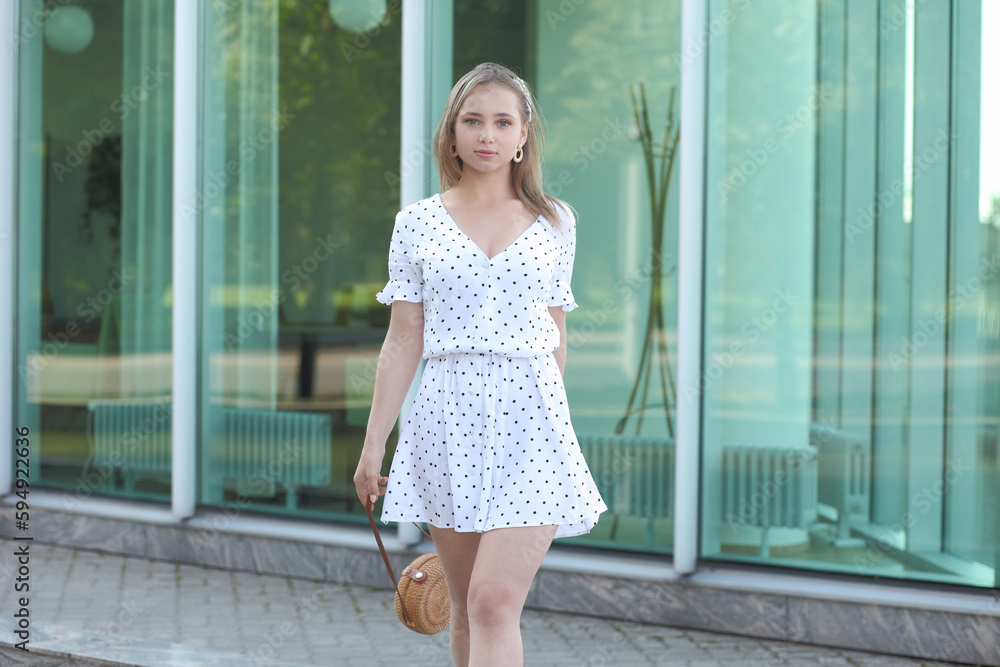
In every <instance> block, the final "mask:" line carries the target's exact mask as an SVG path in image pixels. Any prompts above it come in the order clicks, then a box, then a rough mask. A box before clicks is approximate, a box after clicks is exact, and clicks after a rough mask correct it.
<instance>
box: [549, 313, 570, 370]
mask: <svg viewBox="0 0 1000 667" xmlns="http://www.w3.org/2000/svg"><path fill="white" fill-rule="evenodd" d="M549 313H551V314H552V319H553V320H555V322H556V326H557V327H559V347H557V348H556V349H555V351H554V352H553V354H555V356H556V363H557V364H558V365H559V372H560V373H561V374H563V375H565V374H566V311H565V310H563V309H562V306H550V307H549Z"/></svg>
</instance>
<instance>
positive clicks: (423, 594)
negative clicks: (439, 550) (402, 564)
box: [396, 554, 451, 635]
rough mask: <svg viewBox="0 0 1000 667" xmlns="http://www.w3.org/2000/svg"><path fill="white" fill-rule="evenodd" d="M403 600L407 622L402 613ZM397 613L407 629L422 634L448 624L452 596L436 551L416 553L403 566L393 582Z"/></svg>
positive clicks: (442, 628)
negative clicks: (397, 578)
mask: <svg viewBox="0 0 1000 667" xmlns="http://www.w3.org/2000/svg"><path fill="white" fill-rule="evenodd" d="M404 602H405V609H406V611H407V612H409V614H408V615H409V617H410V622H407V619H406V614H404V613H403V610H404ZM396 616H398V617H399V620H400V621H402V622H403V624H404V625H406V627H408V628H409V629H411V630H413V631H414V632H419V633H421V634H425V635H433V634H435V633H437V632H441V631H442V630H444V629H445V628H447V627H448V622H449V621H450V620H451V600H450V598H449V597H448V584H446V583H445V580H444V570H443V569H441V559H440V558H438V555H437V554H424V555H423V556H418V557H417V558H416V560H414V561H413V562H412V563H410V564H409V565H407V566H406V569H405V570H403V574H401V575H400V577H399V585H398V586H396Z"/></svg>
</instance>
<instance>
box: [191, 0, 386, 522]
mask: <svg viewBox="0 0 1000 667" xmlns="http://www.w3.org/2000/svg"><path fill="white" fill-rule="evenodd" d="M383 8H384V11H377V10H378V9H379V3H354V2H327V1H326V0H323V1H313V2H296V3H288V2H278V0H264V1H261V2H242V1H236V0H232V1H223V0H216V1H214V2H205V3H204V13H203V21H204V28H205V38H204V61H203V74H202V75H203V77H204V82H205V85H204V86H203V90H204V103H203V115H202V137H203V139H202V158H201V176H200V188H199V191H198V206H197V209H198V210H197V211H195V212H193V215H195V216H196V217H197V218H198V219H199V222H200V228H201V230H202V256H201V262H202V265H201V266H202V272H203V280H202V296H201V314H202V319H201V331H202V336H201V359H202V372H201V381H202V388H201V396H202V399H203V403H202V410H201V426H202V429H201V433H202V437H201V452H200V459H199V460H200V466H199V472H200V497H199V498H200V502H201V503H204V504H209V505H224V506H227V507H230V508H236V509H237V510H244V509H245V510H255V511H267V512H276V513H281V512H292V513H296V514H298V515H315V516H325V517H329V516H331V515H332V514H337V515H340V516H342V517H343V516H348V515H350V514H360V515H361V516H364V509H363V508H362V507H361V506H360V505H359V504H358V502H357V496H356V494H355V491H354V484H353V482H352V481H351V480H352V476H353V474H354V469H355V466H356V464H357V459H358V457H359V456H360V452H361V447H362V445H363V443H364V436H365V428H366V425H367V421H368V411H369V408H370V406H371V395H372V389H373V385H374V378H375V362H376V361H377V358H378V352H379V346H380V345H381V342H382V339H383V338H384V336H385V330H386V327H387V326H388V318H389V311H388V309H387V308H385V307H384V306H382V305H380V304H379V303H378V302H376V300H375V293H376V292H377V291H378V290H379V289H381V287H382V285H384V284H385V280H386V263H385V249H386V248H387V247H388V239H389V235H390V232H391V230H392V223H393V219H394V215H395V213H396V211H397V210H398V209H399V188H398V183H399V142H400V136H399V131H400V116H399V108H400V99H399V91H400V65H401V62H400V40H401V27H400V26H401V16H400V13H399V11H400V3H398V2H397V3H385V4H384V5H383ZM394 438H395V434H394V435H393V437H392V438H391V439H390V442H389V443H388V445H389V446H388V450H389V451H388V453H387V456H391V454H392V447H393V444H394Z"/></svg>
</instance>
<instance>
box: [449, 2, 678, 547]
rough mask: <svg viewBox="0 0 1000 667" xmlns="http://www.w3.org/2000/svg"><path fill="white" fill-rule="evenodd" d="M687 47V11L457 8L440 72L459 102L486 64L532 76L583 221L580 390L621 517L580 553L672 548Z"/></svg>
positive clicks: (576, 326)
mask: <svg viewBox="0 0 1000 667" xmlns="http://www.w3.org/2000/svg"><path fill="white" fill-rule="evenodd" d="M485 35H490V36H492V38H485V37H484V36H485ZM496 35H504V38H502V39H496V38H495V36H496ZM679 37H680V2H678V1H668V2H662V1H661V0H656V1H653V0H649V1H646V0H644V1H642V2H631V3H620V2H612V1H611V0H607V1H604V0H602V1H600V2H586V3H578V2H573V3H570V2H559V1H558V0H551V1H550V0H540V1H538V2H517V3H468V2H455V12H454V39H453V44H454V57H453V62H452V65H453V66H452V72H435V73H434V74H435V75H437V76H439V77H442V78H446V79H447V82H448V84H447V86H439V87H438V88H439V89H440V91H441V93H442V94H444V95H447V92H448V90H449V89H450V87H451V84H452V83H454V81H455V79H456V78H457V77H459V76H461V75H462V74H464V73H465V72H466V71H468V69H470V68H471V67H473V66H475V65H476V64H478V63H479V62H482V61H484V60H494V61H496V62H500V63H502V64H504V65H507V66H508V67H511V68H512V69H514V70H515V71H516V72H520V73H522V75H523V76H524V78H525V80H527V81H528V82H529V84H530V85H531V86H532V88H533V90H534V92H535V95H536V96H537V98H538V104H539V106H540V108H541V113H542V115H543V116H544V121H545V127H546V132H547V144H546V147H545V167H546V174H545V177H546V190H547V191H548V192H549V193H551V194H553V195H555V196H557V197H559V198H562V199H564V200H566V201H567V202H569V203H570V204H572V205H573V206H574V208H576V210H577V212H578V214H579V227H578V232H577V254H576V259H575V269H574V273H573V290H574V293H575V294H576V296H577V301H578V302H579V303H580V305H581V307H580V308H578V309H576V310H574V311H573V312H571V313H568V314H567V317H566V326H567V335H568V354H567V363H566V378H565V379H566V389H567V398H568V400H569V404H570V409H571V411H572V414H573V426H574V429H575V431H576V434H577V438H578V439H579V441H580V444H581V446H582V447H583V451H584V455H585V456H586V458H587V462H588V464H589V465H590V468H591V471H592V473H593V475H594V479H595V481H596V482H597V484H598V486H599V488H600V490H601V493H602V495H603V497H604V499H605V501H606V502H607V504H608V507H609V511H608V512H606V513H605V514H603V515H602V516H601V519H600V521H599V522H598V524H597V526H595V528H594V530H593V531H591V533H590V534H588V535H586V536H581V537H578V538H570V539H569V540H566V542H567V543H570V542H573V543H577V544H580V545H589V546H600V547H607V548H612V549H627V550H640V551H654V552H660V553H663V552H669V551H671V550H672V545H673V499H674V496H673V493H674V491H673V488H674V468H673V451H674V440H673V438H674V430H673V429H674V422H675V417H676V403H677V401H676V392H675V386H674V385H675V383H674V373H675V369H676V356H675V355H676V340H677V338H676V320H677V289H676V286H677V281H676V266H677V211H678V200H677V177H676V162H677V159H676V156H675V150H676V138H677V132H678V129H679V122H678V119H679V104H678V99H676V98H675V97H674V96H675V95H676V93H677V88H678V85H679V66H680V57H679ZM448 74H450V75H451V77H448V76H447V75H448ZM436 102H437V101H436ZM443 103H444V101H443V100H441V101H440V102H439V104H440V105H442V106H443ZM637 112H638V114H637ZM439 113H440V111H438V114H439ZM438 118H439V116H438V115H435V116H434V118H433V119H432V122H433V123H434V124H435V125H436V123H437V121H438ZM637 119H638V123H637ZM640 127H642V128H644V131H648V139H649V143H648V144H646V145H645V146H644V143H643V141H642V135H641V134H640V131H639V128H640ZM432 188H433V189H435V190H436V189H437V183H436V182H435V183H433V184H432Z"/></svg>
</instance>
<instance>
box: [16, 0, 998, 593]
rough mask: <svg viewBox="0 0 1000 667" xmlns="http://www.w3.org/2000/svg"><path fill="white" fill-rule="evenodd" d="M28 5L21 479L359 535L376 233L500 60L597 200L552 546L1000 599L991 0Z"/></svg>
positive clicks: (568, 183)
mask: <svg viewBox="0 0 1000 667" xmlns="http://www.w3.org/2000/svg"><path fill="white" fill-rule="evenodd" d="M175 3H183V4H184V5H186V6H187V5H189V6H191V7H193V8H194V10H195V13H194V14H192V16H194V21H193V22H192V23H191V24H189V25H184V26H178V25H175V17H176V16H182V15H185V14H183V12H179V11H178V7H177V6H175ZM16 5H17V7H16V11H15V28H16V34H15V35H13V36H12V37H13V39H14V40H15V41H16V43H17V58H16V60H15V66H16V69H15V77H14V81H15V85H14V90H13V91H11V92H12V93H13V94H12V95H9V96H8V97H6V99H7V100H9V101H10V103H11V105H12V106H13V110H14V116H13V117H14V123H13V137H14V147H15V150H14V153H13V163H12V165H11V168H10V169H9V173H10V174H11V177H12V178H11V181H10V183H11V185H10V187H11V188H12V193H13V195H14V196H13V199H12V203H11V206H10V208H9V210H5V211H4V213H3V215H4V216H5V217H6V218H8V221H7V223H5V224H6V225H7V227H5V228H4V229H6V230H7V231H6V232H5V231H4V229H0V247H3V252H4V253H5V255H4V259H3V260H2V261H3V262H7V261H8V260H7V258H8V257H9V260H10V261H9V262H8V263H10V264H11V266H12V269H11V275H12V278H13V281H12V284H4V285H3V286H2V288H0V289H3V290H5V291H6V292H7V295H6V297H7V298H8V299H9V303H10V304H11V307H10V309H9V311H10V312H9V313H8V314H9V317H10V322H7V323H4V324H3V326H4V327H8V328H9V332H8V333H7V334H5V341H6V342H5V346H6V347H5V348H4V349H5V350H7V352H8V353H9V356H10V364H9V368H10V369H11V372H10V374H9V376H8V377H4V378H0V382H2V383H4V384H5V385H6V386H5V387H4V388H3V394H2V395H3V396H5V397H6V399H5V400H8V401H9V403H10V405H11V408H10V410H11V411H12V415H13V424H14V425H15V426H18V427H27V428H28V429H29V430H30V432H31V433H32V434H33V440H32V442H33V446H32V449H31V456H30V483H31V486H32V488H48V489H52V490H54V491H58V492H60V493H62V494H64V496H65V497H66V498H67V499H68V504H69V505H72V502H73V501H80V502H83V501H86V500H88V499H92V498H109V499H110V498H116V499H120V500H121V501H122V502H125V501H131V500H145V501H151V502H154V503H162V504H163V505H165V506H173V507H174V508H175V511H178V512H181V513H183V510H180V509H178V508H182V507H184V506H185V503H189V504H190V506H191V507H192V508H193V507H206V508H227V507H238V508H240V510H241V511H243V512H246V513H260V514H262V515H270V516H276V515H281V516H286V517H296V518H307V519H317V520H322V521H325V522H327V523H329V524H332V525H337V524H353V523H363V522H364V521H365V514H364V509H363V508H362V507H361V506H360V505H359V504H358V502H357V499H356V496H355V491H354V486H353V483H352V480H351V478H352V475H353V473H354V468H355V465H356V462H357V458H358V455H359V453H360V451H361V447H362V444H363V441H364V436H365V427H366V424H367V418H368V411H369V408H370V403H371V396H372V388H373V385H374V377H375V365H376V360H377V358H378V354H379V349H380V345H381V342H382V340H383V338H384V336H385V332H386V328H387V326H388V317H389V309H388V308H385V307H384V306H381V305H380V304H378V303H377V302H376V301H375V298H374V295H375V292H376V291H378V289H380V288H381V286H382V285H384V283H385V281H386V279H387V265H386V256H387V255H386V253H387V249H388V242H389V236H390V233H391V229H392V221H393V217H394V214H395V212H396V211H397V210H398V209H399V208H400V207H401V206H402V205H405V204H408V203H411V202H412V201H415V200H416V199H418V198H420V197H423V196H428V195H430V194H433V193H434V192H435V191H436V190H437V176H436V174H435V172H434V169H433V164H432V162H433V159H432V157H431V155H430V138H431V136H432V134H433V130H434V128H435V127H436V125H437V121H438V118H439V117H440V113H441V110H442V108H443V106H444V102H445V99H446V97H447V94H448V91H449V90H450V88H451V86H452V84H453V82H454V81H455V80H456V79H457V77H458V76H460V75H461V74H462V73H464V72H465V71H467V70H468V69H469V68H471V67H472V66H474V65H475V64H477V63H479V62H482V61H484V60H494V61H497V62H501V63H503V64H505V65H508V66H510V67H512V68H513V69H514V70H515V71H518V72H520V73H522V74H523V76H524V78H525V79H526V80H527V81H528V82H529V84H530V85H531V86H532V87H533V89H534V91H535V93H536V95H537V97H538V101H539V106H540V108H541V111H542V113H543V115H544V120H545V124H546V131H547V143H546V146H545V159H546V163H545V164H546V180H547V189H548V191H549V192H550V193H552V194H554V195H556V196H558V197H560V198H564V199H566V200H567V201H569V202H570V203H572V204H573V205H574V207H575V208H576V209H577V211H578V212H579V217H580V223H579V233H578V247H577V254H576V260H575V271H574V274H573V288H574V293H575V295H576V297H577V300H578V301H579V303H580V305H581V308H579V309H577V310H575V311H574V312H572V313H569V314H568V315H567V331H568V348H569V352H568V363H567V367H566V374H565V380H566V386H567V390H568V398H569V402H570V406H571V410H572V414H573V423H574V428H575V430H576V433H577V436H578V438H579V440H580V443H581V445H582V447H583V449H584V453H585V455H586V457H587V459H588V462H589V463H590V466H591V469H592V472H593V473H594V477H595V479H596V481H597V482H598V485H599V487H600V488H601V491H602V494H603V496H604V498H605V500H606V501H607V504H608V506H609V511H608V512H607V513H606V514H605V515H603V516H602V517H601V519H600V521H599V523H598V525H597V526H596V527H595V529H594V530H593V531H592V532H591V533H590V534H589V535H586V536H581V537H577V538H570V539H567V540H561V541H560V542H559V544H567V545H570V544H572V545H574V546H576V547H579V550H580V551H581V552H582V553H598V552H606V551H607V550H613V551H616V552H621V553H623V554H628V553H634V554H646V555H650V554H651V555H653V557H658V558H662V559H665V560H669V559H670V557H671V556H672V555H676V554H677V553H678V552H679V550H681V549H685V550H687V552H689V553H691V552H693V553H694V554H695V555H696V557H697V559H698V560H699V561H702V562H722V561H725V562H738V563H743V564H751V565H758V566H768V567H772V568H781V569H796V570H806V571H823V572H836V573H841V574H847V575H853V576H856V577H858V578H859V579H860V580H865V579H874V578H883V579H885V578H891V579H899V580H904V581H911V582H937V583H942V584H953V585H955V586H957V587H964V588H970V587H971V588H986V589H990V588H997V587H998V578H997V568H998V566H1000V496H998V488H1000V463H998V437H1000V135H998V129H997V127H996V123H991V122H990V121H991V120H992V119H996V118H998V117H1000V87H998V86H997V85H996V83H995V78H994V77H992V76H991V75H990V73H991V72H993V73H995V72H997V71H1000V47H998V46H997V44H996V43H995V42H994V41H993V40H992V39H991V38H990V36H991V35H994V34H996V33H997V32H1000V3H998V2H996V1H995V0H815V1H810V2H794V3H785V2H782V3H751V2H750V1H749V0H704V1H702V0H699V2H688V1H687V0H683V1H682V0H637V1H636V2H629V3H621V2H612V1H611V0H593V1H590V2H586V3H582V2H577V1H575V0H574V1H569V0H561V1H558V0H529V1H525V2H510V3H477V2H466V1H463V0H454V1H452V0H447V1H441V2H437V1H436V0H435V1H434V2H430V3H411V2H409V1H407V2H406V3H403V2H400V1H399V0H354V1H351V0H329V1H325V0H322V1H314V2H284V1H279V0H259V1H258V0H253V1H252V2H249V1H248V2H244V1H242V0H240V1H237V0H202V1H201V2H193V3H192V2H189V1H188V0H142V1H141V2H140V1H139V0H73V1H72V2H70V1H68V0H67V1H65V2H62V1H55V0H48V1H43V0H17V2H16ZM692 8H698V9H699V11H704V12H705V16H704V26H703V29H702V30H700V31H699V32H697V33H696V34H693V35H689V37H690V39H687V40H685V41H682V12H683V11H688V10H691V9H692ZM418 13H419V17H418V18H413V17H414V15H415V14H418ZM407 21H415V22H416V23H415V24H416V25H417V26H418V28H416V29H410V30H409V31H408V28H407V25H408V23H407ZM411 25H413V24H411ZM179 36H180V38H179ZM185 39H186V40H188V41H187V43H188V44H192V45H194V46H195V47H196V48H195V49H194V52H193V53H187V52H183V51H178V50H177V46H176V45H177V44H179V43H181V42H182V41H183V40H185ZM181 55H183V56H184V57H185V58H187V59H189V60H190V59H193V60H191V62H192V63H193V67H188V66H187V65H185V63H187V62H188V60H185V61H184V62H181V59H180V57H179V56H181ZM691 62H698V63H700V66H701V67H702V68H703V71H704V85H703V86H701V87H695V88H694V90H696V91H700V92H698V98H697V99H695V100H694V101H693V102H692V101H691V100H690V99H687V100H685V99H684V96H682V95H681V87H680V86H681V70H682V69H683V68H685V67H686V66H687V65H688V64H689V63H691ZM685 71H688V70H685ZM991 80H992V81H994V83H993V84H990V83H989V81H991ZM686 90H688V89H686ZM192 91H193V92H192ZM179 93H183V94H184V95H192V94H193V95H195V96H196V104H195V105H190V104H186V103H185V102H184V100H183V99H182V100H179V99H178V94H179ZM5 95H7V94H6V93H5ZM185 99H186V98H185ZM178 109H185V110H190V111H191V113H187V112H185V114H184V115H183V117H181V116H178V115H177V110H178ZM692 109H693V110H694V111H692ZM682 128H684V133H683V134H682V131H681V130H682ZM689 128H695V129H694V130H691V129H689ZM682 136H683V138H684V142H688V143H683V142H682V141H681V137H682ZM179 146H181V147H183V146H189V147H194V150H193V152H192V151H185V150H178V147H179ZM685 155H695V156H696V157H695V158H694V159H692V160H690V161H689V162H685V161H684V159H683V158H684V156H685ZM178 156H183V158H184V160H186V161H185V163H184V164H178V163H177V160H178ZM685 170H687V171H686V172H685ZM682 173H683V179H682ZM178 175H181V176H182V177H183V178H184V179H185V180H184V184H183V185H180V184H179V183H178V181H177V179H178ZM685 179H686V180H685ZM682 180H683V182H685V183H695V184H696V185H697V187H696V188H682V187H681V183H682ZM187 184H193V185H194V187H193V190H192V189H190V188H188V187H187ZM685 201H686V202H693V205H691V206H688V207H685V206H684V204H683V202H685ZM682 211H688V212H690V211H697V215H682ZM685 238H694V239H696V241H697V243H696V244H695V245H693V246H691V245H686V244H685V241H684V239H685ZM185 239H187V240H185ZM189 241H190V242H189ZM692 249H693V250H694V252H692ZM686 262H687V263H689V264H688V266H691V265H692V263H693V265H694V266H696V267H697V270H696V271H694V273H693V274H688V275H693V276H694V277H695V280H694V281H693V282H692V281H690V280H689V281H685V280H683V279H682V276H683V275H684V271H685V263H686ZM685 304H687V306H685ZM691 304H694V307H692V306H691ZM685 327H686V329H685ZM684 330H687V331H695V332H697V336H696V338H695V339H692V338H691V337H690V336H689V337H685V336H684V335H683V334H682V333H680V332H681V331H684ZM180 349H184V350H189V351H190V352H191V353H190V354H188V355H187V356H184V357H183V358H182V357H179V356H178V350H180ZM191 360H193V362H191ZM189 362H191V363H189ZM685 368H686V369H687V371H685V370H684V369H685ZM692 369H693V370H692ZM418 373H419V371H418ZM179 379H181V380H182V381H183V383H182V386H179V385H178V383H179V381H180V380H179ZM417 380H419V377H418V378H417ZM417 380H415V383H414V388H415V385H416V382H417ZM406 409H407V406H404V413H405V411H406ZM178 425H183V426H184V429H183V432H181V433H179V432H178ZM8 431H10V429H8ZM4 437H5V438H7V437H8V436H4ZM394 440H395V434H394V435H393V436H392V437H391V438H390V442H389V446H388V452H387V458H386V461H387V463H386V465H388V460H389V457H390V456H391V455H392V446H393V443H394ZM3 444H4V445H5V446H7V445H10V444H12V443H11V441H10V440H9V439H7V440H4V441H3ZM692 452H694V453H695V459H693V460H694V461H695V464H696V465H695V466H694V467H693V468H692V467H690V465H688V464H686V463H685V461H691V460H692V459H690V458H689V456H690V453H692ZM686 457H688V458H686ZM4 458H5V459H6V460H5V461H4V464H3V465H4V468H5V470H4V471H3V475H0V481H2V482H3V484H4V485H5V486H6V487H7V488H9V487H10V486H11V484H12V483H14V482H15V480H16V476H17V474H18V473H17V470H15V469H14V463H13V460H14V456H13V448H12V447H10V448H9V449H8V450H7V452H6V455H5V456H4ZM178 462H183V465H184V466H185V468H184V469H183V470H178V469H177V466H178V465H179V463H178ZM692 473H693V474H692ZM5 490H6V489H5ZM179 499H180V502H179ZM680 513H683V514H684V515H685V516H686V517H693V518H694V521H695V528H696V530H694V531H691V530H689V529H688V527H689V526H690V525H691V524H690V522H687V523H685V522H683V521H682V520H681V518H680Z"/></svg>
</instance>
